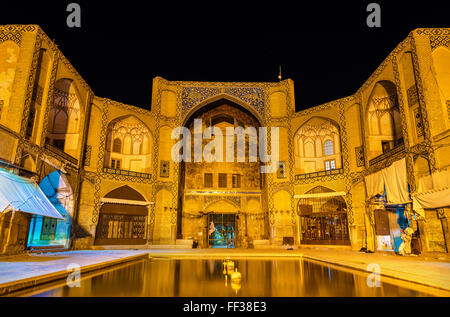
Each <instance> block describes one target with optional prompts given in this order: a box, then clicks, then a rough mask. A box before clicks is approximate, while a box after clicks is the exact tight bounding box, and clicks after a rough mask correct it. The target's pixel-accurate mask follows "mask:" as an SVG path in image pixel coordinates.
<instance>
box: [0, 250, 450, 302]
mask: <svg viewBox="0 0 450 317" xmlns="http://www.w3.org/2000/svg"><path fill="white" fill-rule="evenodd" d="M147 256H151V257H170V258H193V257H194V258H196V257H201V258H205V257H206V258H208V257H210V258H226V257H230V258H254V257H265V258H267V257H269V258H292V257H299V258H301V257H303V258H305V259H310V260H314V261H320V262H324V263H327V264H333V265H336V266H340V267H345V268H348V269H357V270H362V271H366V270H367V267H368V265H369V264H371V263H376V264H378V265H379V267H380V274H381V276H382V277H389V278H395V279H399V280H403V281H408V282H415V283H418V284H421V285H425V286H432V287H436V288H439V289H442V290H447V291H450V262H449V261H448V257H442V256H441V257H439V256H435V255H433V256H428V257H427V256H420V257H401V256H396V255H395V254H386V253H362V252H356V251H350V250H342V249H333V248H302V249H295V250H275V249H267V250H263V249H262V250H255V249H141V250H86V251H66V252H57V253H46V254H40V255H34V254H30V255H19V256H13V257H4V258H0V295H1V294H3V293H4V292H5V289H7V288H8V287H9V288H11V287H12V288H16V287H18V285H19V286H20V287H22V288H23V287H25V286H28V285H29V286H33V285H36V284H38V283H40V282H42V281H46V280H51V279H53V280H54V279H55V278H64V277H65V276H67V274H68V273H67V268H68V266H69V265H70V264H72V263H76V264H78V265H79V266H80V267H81V272H82V273H83V272H87V271H90V270H95V269H101V268H103V267H107V266H111V265H114V264H119V263H123V262H126V261H131V260H135V259H139V258H145V257H147ZM2 290H3V291H2Z"/></svg>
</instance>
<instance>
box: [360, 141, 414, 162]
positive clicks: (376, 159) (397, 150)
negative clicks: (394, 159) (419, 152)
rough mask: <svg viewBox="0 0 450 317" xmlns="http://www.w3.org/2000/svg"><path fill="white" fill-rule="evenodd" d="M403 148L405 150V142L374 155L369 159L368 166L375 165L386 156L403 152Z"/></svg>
mask: <svg viewBox="0 0 450 317" xmlns="http://www.w3.org/2000/svg"><path fill="white" fill-rule="evenodd" d="M404 150H405V144H400V145H397V146H395V147H394V148H392V149H390V150H388V151H386V152H384V153H383V154H381V155H378V156H377V157H374V158H373V159H371V160H369V166H372V165H375V164H377V163H378V162H381V161H383V160H385V159H386V158H388V157H391V156H393V155H395V154H397V153H400V152H403V151H404Z"/></svg>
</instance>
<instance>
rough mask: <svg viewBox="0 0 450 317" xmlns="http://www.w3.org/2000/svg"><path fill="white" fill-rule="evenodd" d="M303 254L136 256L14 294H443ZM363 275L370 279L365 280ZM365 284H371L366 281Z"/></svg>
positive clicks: (286, 295)
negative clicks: (70, 281) (76, 283)
mask: <svg viewBox="0 0 450 317" xmlns="http://www.w3.org/2000/svg"><path fill="white" fill-rule="evenodd" d="M369 274H370V273H365V272H362V271H356V270H347V269H343V268H339V267H334V266H331V265H328V264H322V263H319V262H313V261H310V260H304V259H300V258H297V259H280V258H278V259H270V258H252V259H239V258H237V259H167V258H152V259H146V260H140V261H136V262H132V263H128V264H124V265H121V266H118V267H113V268H110V269H108V270H103V271H99V272H95V273H91V274H87V275H82V277H81V282H80V287H69V286H67V284H66V281H65V280H64V281H61V282H59V284H58V283H56V284H52V285H46V286H41V287H40V288H34V289H31V290H27V291H23V292H21V293H20V294H12V295H13V296H38V297H91V296H94V297H122V296H124V297H142V296H148V297H178V296H179V297H234V296H243V297H328V296H329V297H353V296H364V297H373V296H381V297H384V296H389V297H415V296H448V295H449V293H448V292H445V291H440V290H437V289H434V288H430V287H424V286H419V285H417V284H413V283H408V282H402V281H399V280H393V279H388V278H385V277H380V283H379V287H377V286H376V284H375V283H373V280H371V279H370V277H371V276H370V275H369ZM368 280H370V281H372V282H368ZM370 285H372V286H374V287H370Z"/></svg>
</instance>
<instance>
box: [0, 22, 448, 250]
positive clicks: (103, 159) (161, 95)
mask: <svg viewBox="0 0 450 317" xmlns="http://www.w3.org/2000/svg"><path fill="white" fill-rule="evenodd" d="M449 43H450V30H449V29H416V30H414V31H412V32H411V33H410V34H409V35H408V37H407V38H406V39H405V40H404V41H402V42H401V43H400V44H398V45H397V47H396V48H395V49H394V50H393V51H392V53H390V54H389V56H388V57H387V58H386V59H385V60H384V61H383V63H382V64H381V65H380V66H379V67H378V68H377V69H376V70H375V72H374V73H373V74H372V75H371V76H370V77H369V79H368V80H367V81H366V82H365V83H363V85H362V87H361V88H360V89H359V90H358V91H356V92H355V94H354V95H352V96H349V97H346V98H342V99H339V100H335V101H332V102H329V103H326V104H322V105H319V106H314V107H311V108H308V109H306V110H302V111H299V112H296V111H295V96H294V83H293V81H292V80H289V79H288V80H283V81H281V82H270V83H269V82H259V83H241V82H239V83H238V82H186V81H168V80H165V79H163V78H161V77H156V78H154V80H153V90H152V100H151V109H150V110H148V109H142V108H139V107H135V106H131V105H126V104H123V103H120V102H116V101H113V100H110V99H106V98H100V97H97V96H95V94H94V92H93V91H92V89H91V88H90V87H89V85H88V84H87V83H86V82H85V81H84V80H83V79H82V77H81V76H80V75H79V74H78V72H77V71H76V70H75V68H74V67H73V66H72V65H71V64H70V62H69V61H68V60H67V59H66V58H65V56H64V55H63V54H62V53H61V51H60V50H59V49H58V47H57V46H56V45H55V44H54V43H53V42H52V41H50V39H49V38H48V37H47V35H46V34H45V33H44V32H43V31H42V30H41V28H40V27H38V26H36V25H7V26H0V160H1V162H0V165H1V166H0V167H2V168H4V169H6V170H8V171H10V172H13V173H16V174H19V175H21V176H23V177H26V178H28V179H32V180H34V181H35V182H37V183H38V184H40V186H41V188H42V189H43V191H44V193H45V194H46V195H47V196H48V197H49V199H50V198H51V199H50V201H55V202H56V203H57V204H58V206H59V207H58V208H57V209H58V210H61V214H62V215H63V216H64V218H65V219H64V220H56V219H51V218H45V217H42V216H33V215H29V214H23V213H20V212H16V213H15V214H14V215H13V214H12V212H8V211H3V212H0V217H1V218H0V247H1V248H2V249H1V250H2V252H3V253H8V252H9V253H11V252H16V251H20V250H23V249H25V248H26V247H30V246H46V245H62V246H64V247H68V248H73V249H82V248H105V247H107V246H111V245H121V246H137V245H139V246H141V247H151V246H155V245H177V244H178V245H180V244H185V243H190V242H191V241H195V242H196V244H198V246H199V247H203V248H208V247H242V248H248V247H255V248H257V247H266V248H270V247H280V246H282V245H303V244H325V245H341V246H343V247H348V248H352V249H354V250H359V249H361V248H368V249H371V250H396V249H398V237H399V236H400V230H401V229H404V227H405V226H411V227H412V228H413V229H414V230H415V231H416V232H417V233H420V236H419V235H418V237H417V243H418V244H420V249H421V251H422V252H426V251H436V252H448V247H449V239H450V237H449V228H448V217H449V216H450V209H449V208H446V207H445V206H444V207H441V208H426V209H425V210H424V211H423V213H421V214H420V216H419V213H415V212H413V211H410V210H411V203H409V202H405V203H404V204H395V205H392V204H386V203H385V202H386V194H383V193H380V195H377V196H375V197H369V196H368V193H367V184H366V183H365V177H367V176H368V175H372V174H375V173H377V172H379V171H381V170H383V169H385V168H387V167H389V166H391V164H392V163H395V162H398V161H401V160H403V159H404V161H405V164H406V171H407V173H406V176H407V184H408V188H409V192H410V194H411V196H413V195H415V194H416V193H420V192H421V191H422V189H421V186H420V184H421V181H420V180H421V179H423V178H424V177H427V176H430V175H432V174H433V173H437V172H445V171H447V168H448V167H449V166H450V145H449V144H450V142H449V141H450V44H449ZM323 89H326V88H323ZM198 118H201V119H202V127H201V131H200V132H201V133H204V131H205V129H206V128H208V127H217V128H219V129H221V130H222V131H223V132H224V135H225V134H226V133H225V131H226V128H227V127H238V126H240V127H267V128H268V130H269V131H270V128H271V127H279V143H280V144H279V162H278V169H277V171H276V172H274V173H268V174H264V173H261V172H260V165H261V162H260V161H259V160H257V161H256V162H248V160H247V161H245V162H238V161H234V162H212V163H208V162H195V161H192V162H181V163H176V162H174V161H173V160H172V153H171V151H172V147H173V145H174V144H175V143H176V139H172V137H171V136H172V131H173V129H174V128H176V127H179V126H186V127H187V128H188V129H190V130H191V131H192V132H193V133H192V134H193V135H195V131H193V129H194V127H193V122H194V119H198ZM233 137H234V136H233ZM258 140H259V139H258ZM203 142H204V143H205V140H203ZM257 142H259V141H257ZM250 143H251V140H249V138H247V139H246V140H245V144H246V157H248V155H249V147H250ZM267 146H268V149H269V152H270V150H271V135H270V133H269V134H268V138H267ZM52 199H53V200H52ZM11 236H13V238H11ZM6 237H8V238H6Z"/></svg>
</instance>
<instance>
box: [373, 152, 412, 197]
mask: <svg viewBox="0 0 450 317" xmlns="http://www.w3.org/2000/svg"><path fill="white" fill-rule="evenodd" d="M406 175H407V174H406V160H405V159H404V158H403V159H401V160H398V161H395V162H394V163H392V165H391V166H389V167H387V168H384V169H383V170H381V171H378V172H376V173H373V174H370V175H367V176H365V177H364V180H365V183H366V190H367V198H372V197H374V196H376V195H378V194H383V192H384V189H386V198H387V201H388V204H390V205H401V204H407V203H410V202H411V199H410V198H409V191H408V181H407V176H406Z"/></svg>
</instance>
